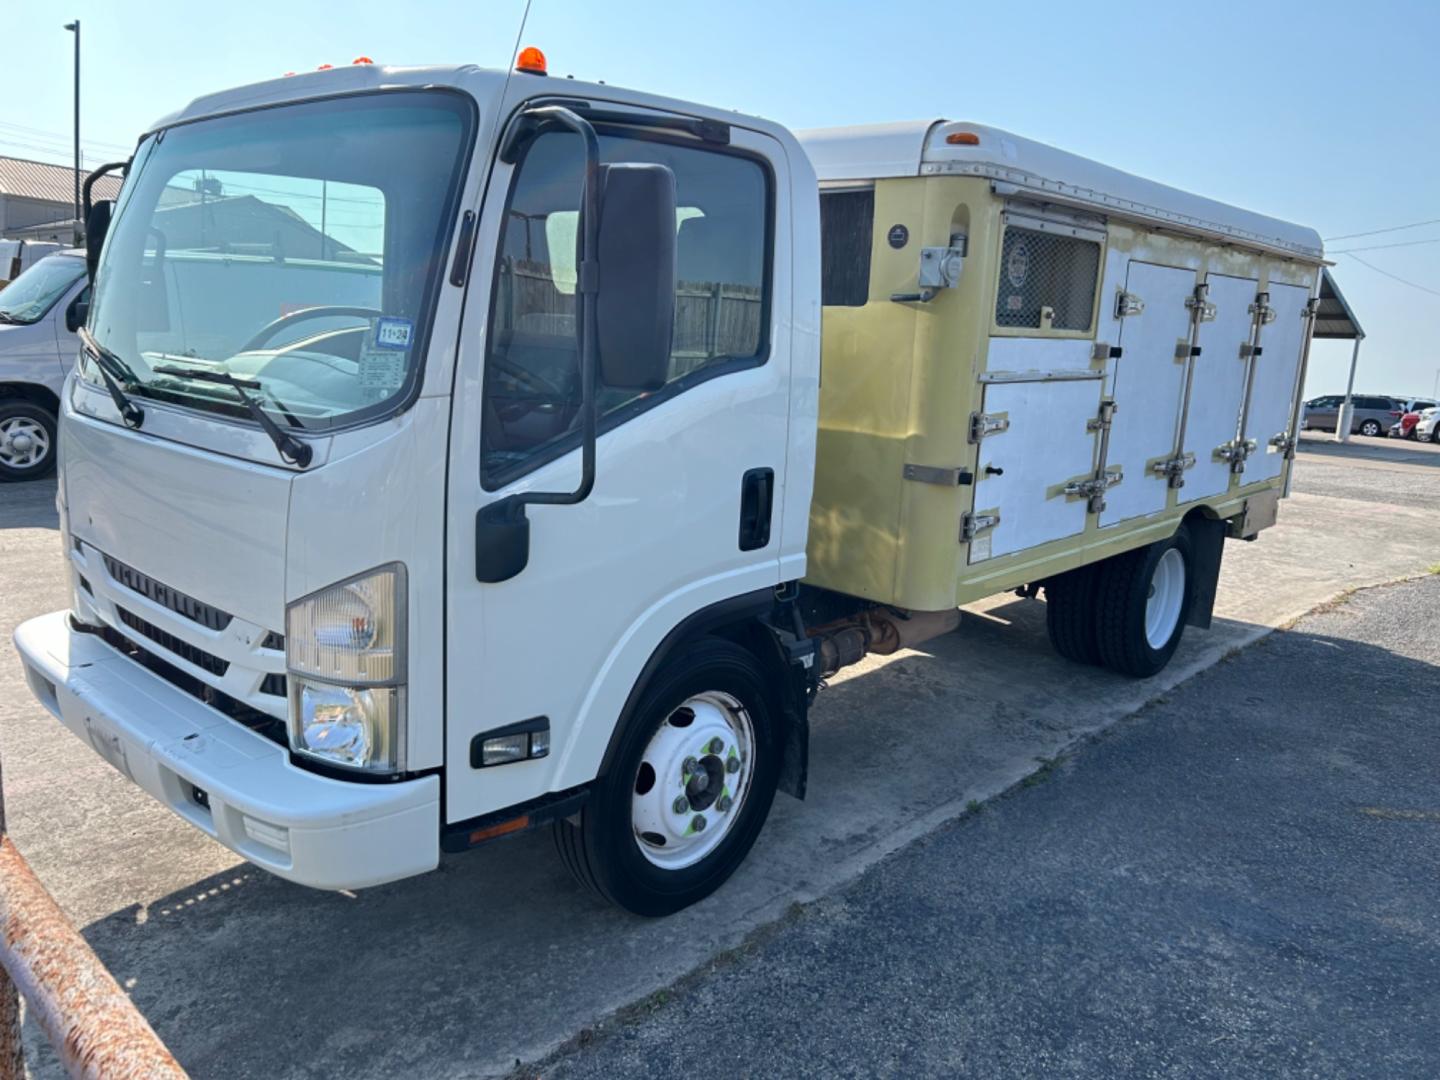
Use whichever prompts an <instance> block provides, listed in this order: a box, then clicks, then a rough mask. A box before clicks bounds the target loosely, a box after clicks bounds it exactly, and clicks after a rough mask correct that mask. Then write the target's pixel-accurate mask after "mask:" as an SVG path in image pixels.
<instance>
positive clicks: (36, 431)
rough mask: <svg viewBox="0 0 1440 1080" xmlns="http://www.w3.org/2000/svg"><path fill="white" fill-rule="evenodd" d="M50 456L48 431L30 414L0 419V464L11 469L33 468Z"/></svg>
mask: <svg viewBox="0 0 1440 1080" xmlns="http://www.w3.org/2000/svg"><path fill="white" fill-rule="evenodd" d="M49 456H50V432H48V431H46V430H45V425H44V424H42V423H41V422H40V421H39V420H36V419H35V418H34V417H30V416H7V417H6V418H5V419H3V420H0V464H3V465H7V466H9V467H10V468H12V469H33V468H37V467H38V466H40V465H42V464H43V463H44V461H45V459H46V458H48V457H49Z"/></svg>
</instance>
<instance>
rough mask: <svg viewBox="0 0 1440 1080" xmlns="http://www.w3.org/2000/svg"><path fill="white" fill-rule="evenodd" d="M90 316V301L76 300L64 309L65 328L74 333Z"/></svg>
mask: <svg viewBox="0 0 1440 1080" xmlns="http://www.w3.org/2000/svg"><path fill="white" fill-rule="evenodd" d="M89 318H90V301H89V300H76V301H75V302H74V303H72V304H71V305H70V306H69V307H68V308H66V309H65V329H66V330H69V331H70V333H72V334H73V333H75V331H76V330H79V329H80V327H82V326H84V325H85V323H86V322H87V321H88V320H89Z"/></svg>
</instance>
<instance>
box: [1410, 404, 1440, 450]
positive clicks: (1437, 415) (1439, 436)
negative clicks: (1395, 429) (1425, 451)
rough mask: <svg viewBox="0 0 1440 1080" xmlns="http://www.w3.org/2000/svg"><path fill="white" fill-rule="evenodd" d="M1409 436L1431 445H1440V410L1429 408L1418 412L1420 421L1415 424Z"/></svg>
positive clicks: (1433, 407) (1434, 407)
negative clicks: (1431, 443)
mask: <svg viewBox="0 0 1440 1080" xmlns="http://www.w3.org/2000/svg"><path fill="white" fill-rule="evenodd" d="M1411 434H1412V435H1413V437H1414V438H1417V439H1420V440H1421V441H1422V442H1423V441H1427V440H1428V441H1429V442H1433V443H1440V408H1437V407H1436V406H1433V405H1432V406H1431V407H1430V408H1428V409H1421V410H1420V419H1419V420H1418V421H1417V422H1416V424H1415V427H1414V428H1413V429H1412V432H1411Z"/></svg>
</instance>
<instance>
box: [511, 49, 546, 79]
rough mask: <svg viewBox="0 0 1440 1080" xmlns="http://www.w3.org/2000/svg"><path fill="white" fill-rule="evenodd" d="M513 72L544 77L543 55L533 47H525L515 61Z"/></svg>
mask: <svg viewBox="0 0 1440 1080" xmlns="http://www.w3.org/2000/svg"><path fill="white" fill-rule="evenodd" d="M515 70H516V71H523V72H525V73H526V74H527V75H544V74H545V73H546V72H545V54H544V53H543V52H541V51H540V50H539V49H537V48H536V47H535V46H534V45H526V46H525V48H523V49H521V50H520V55H519V57H518V58H517V59H516V60H515Z"/></svg>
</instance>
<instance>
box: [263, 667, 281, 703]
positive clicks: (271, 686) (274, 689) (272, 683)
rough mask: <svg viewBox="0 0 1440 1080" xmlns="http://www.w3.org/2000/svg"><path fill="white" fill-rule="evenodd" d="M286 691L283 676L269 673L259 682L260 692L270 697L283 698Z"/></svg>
mask: <svg viewBox="0 0 1440 1080" xmlns="http://www.w3.org/2000/svg"><path fill="white" fill-rule="evenodd" d="M286 689H287V686H286V683H285V676H284V675H278V674H276V673H275V672H273V671H272V672H271V673H270V674H269V675H266V676H265V678H263V679H261V680H260V692H261V693H262V694H269V695H270V696H271V697H284V696H285V691H286Z"/></svg>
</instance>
